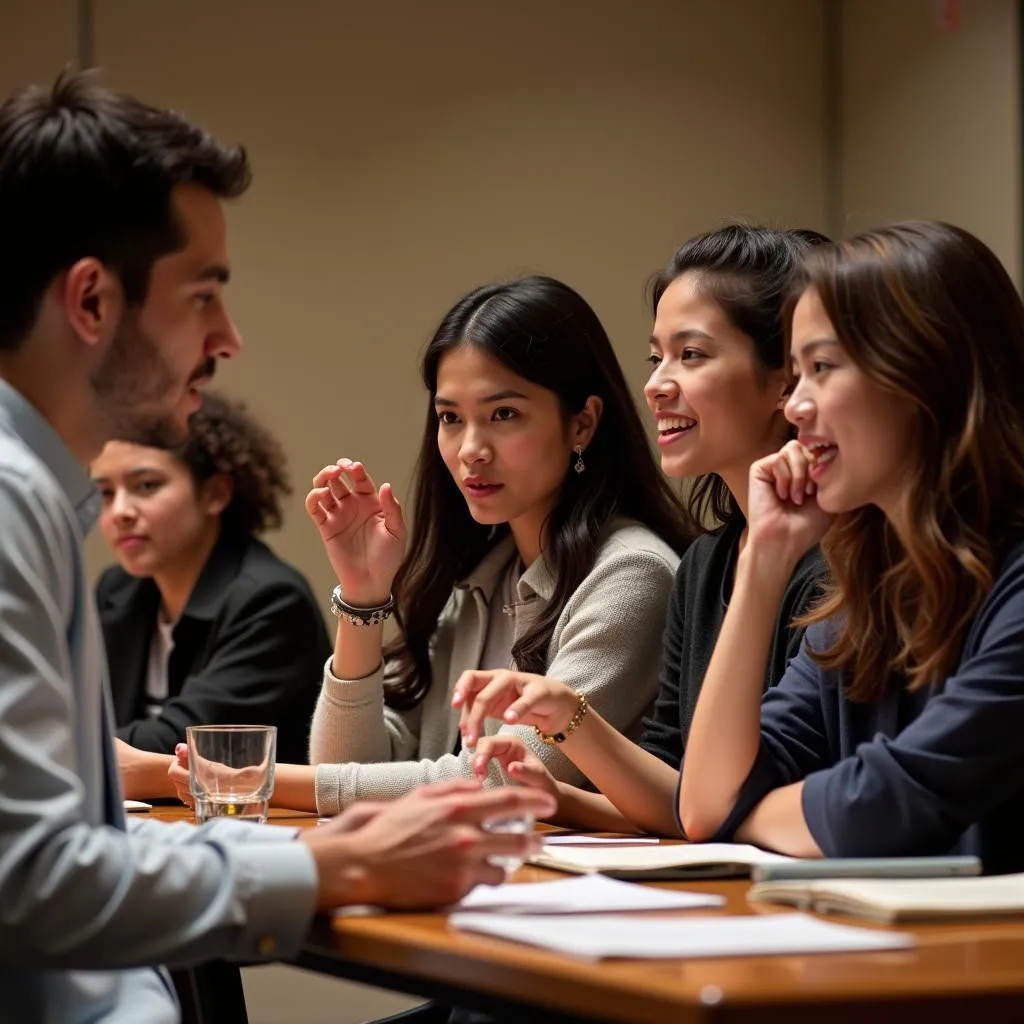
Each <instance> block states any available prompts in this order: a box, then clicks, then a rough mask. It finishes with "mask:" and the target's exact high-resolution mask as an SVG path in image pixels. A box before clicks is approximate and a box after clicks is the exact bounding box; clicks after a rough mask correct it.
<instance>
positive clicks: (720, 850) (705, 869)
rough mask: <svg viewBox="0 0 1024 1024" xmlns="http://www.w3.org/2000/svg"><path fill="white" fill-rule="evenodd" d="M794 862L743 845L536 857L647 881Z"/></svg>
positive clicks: (580, 850) (572, 869) (545, 863)
mask: <svg viewBox="0 0 1024 1024" xmlns="http://www.w3.org/2000/svg"><path fill="white" fill-rule="evenodd" d="M788 860H792V858H791V857H783V856H782V855H781V854H778V853H767V852H766V851H765V850H759V849H758V848H757V847H756V846H746V845H743V844H741V843H674V844H671V845H656V846H652V845H649V844H647V845H642V846H616V847H607V848H598V849H587V848H586V847H573V846H556V847H544V848H543V849H542V850H541V851H540V853H537V854H534V855H533V856H532V857H531V858H530V862H531V863H532V864H537V865H538V866H540V867H545V868H554V869H555V870H556V871H567V872H569V873H570V874H576V875H586V874H591V873H593V872H600V873H601V874H604V875H611V876H612V878H625V879H637V880H642V881H647V882H652V881H657V880H660V879H675V878H732V877H737V876H738V877H746V876H748V875H749V874H750V869H751V868H752V867H753V866H754V865H755V864H767V863H772V862H779V861H788Z"/></svg>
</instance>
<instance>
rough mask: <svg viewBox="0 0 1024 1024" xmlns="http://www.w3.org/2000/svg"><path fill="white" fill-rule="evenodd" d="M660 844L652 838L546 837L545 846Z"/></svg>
mask: <svg viewBox="0 0 1024 1024" xmlns="http://www.w3.org/2000/svg"><path fill="white" fill-rule="evenodd" d="M659 842H661V840H660V839H655V838H653V837H652V836H616V837H615V838H609V837H608V836H578V835H568V836H562V835H553V836H549V835H546V836H544V845H545V846H595V847H596V846H651V845H654V846H657V845H658V843H659Z"/></svg>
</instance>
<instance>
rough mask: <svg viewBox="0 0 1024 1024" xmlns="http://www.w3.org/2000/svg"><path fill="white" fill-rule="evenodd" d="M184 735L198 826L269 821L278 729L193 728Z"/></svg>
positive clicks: (236, 727) (216, 726) (199, 726)
mask: <svg viewBox="0 0 1024 1024" xmlns="http://www.w3.org/2000/svg"><path fill="white" fill-rule="evenodd" d="M185 734H186V740H187V741H188V779H189V789H190V790H191V792H192V797H193V799H194V800H195V811H196V821H197V822H198V823H199V824H202V823H203V822H205V821H210V820H211V819H213V818H238V819H239V820H241V821H258V822H265V821H266V820H267V808H268V807H269V805H270V796H271V794H272V793H273V792H274V765H275V761H276V755H277V727H276V726H274V725H190V726H189V727H188V728H187V729H186V730H185Z"/></svg>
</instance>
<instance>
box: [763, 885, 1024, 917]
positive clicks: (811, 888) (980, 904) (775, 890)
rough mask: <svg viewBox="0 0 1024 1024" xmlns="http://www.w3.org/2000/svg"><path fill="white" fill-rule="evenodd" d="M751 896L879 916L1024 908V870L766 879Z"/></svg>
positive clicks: (967, 913)
mask: <svg viewBox="0 0 1024 1024" xmlns="http://www.w3.org/2000/svg"><path fill="white" fill-rule="evenodd" d="M748 899H751V900H764V901H768V902H775V903H792V904H796V905H797V906H799V907H803V908H806V909H813V910H816V911H818V912H819V913H823V914H825V913H838V914H853V915H857V916H859V917H866V918H870V919H872V920H875V921H883V922H885V923H892V922H894V921H914V920H927V919H930V918H936V919H937V918H949V917H982V916H998V915H1010V914H1024V874H1019V875H992V876H990V877H985V878H908V879H902V878H901V879H897V878H874V879H867V878H860V879H857V878H850V879H834V880H832V881H825V880H820V881H806V882H799V881H779V882H761V883H760V884H758V885H755V886H753V887H751V889H750V892H749V893H748Z"/></svg>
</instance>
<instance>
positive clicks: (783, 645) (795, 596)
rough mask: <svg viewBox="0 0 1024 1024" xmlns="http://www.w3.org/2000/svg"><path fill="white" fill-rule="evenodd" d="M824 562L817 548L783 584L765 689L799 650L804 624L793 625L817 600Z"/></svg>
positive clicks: (823, 572) (782, 673)
mask: <svg viewBox="0 0 1024 1024" xmlns="http://www.w3.org/2000/svg"><path fill="white" fill-rule="evenodd" d="M825 577H826V569H825V564H824V562H823V560H822V558H821V556H820V554H819V553H818V551H817V549H815V550H814V551H813V552H811V553H810V554H809V555H808V556H806V557H805V558H804V560H803V562H802V563H801V565H800V568H799V569H798V570H797V571H796V572H795V573H794V574H793V578H792V579H791V580H790V581H789V585H788V586H787V587H786V593H785V596H784V597H783V600H782V608H781V610H780V612H779V619H778V623H777V624H776V635H775V640H774V642H773V644H772V660H771V664H770V665H769V666H768V675H767V677H766V678H765V690H768V689H770V688H771V687H773V686H775V685H777V684H778V682H779V680H781V679H782V677H783V676H784V675H785V674H786V667H787V666H788V665H789V663H790V662H791V661H792V660H793V659H794V658H795V657H796V656H797V655H798V654H799V653H800V648H801V646H802V644H803V641H804V633H806V631H807V627H806V626H797V625H794V622H795V621H796V620H797V619H800V618H802V617H803V616H804V615H806V614H807V612H808V611H810V609H811V607H812V606H813V605H814V604H815V603H816V602H817V601H818V599H819V598H820V597H821V593H822V584H823V583H824V581H825Z"/></svg>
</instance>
